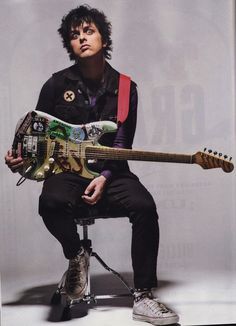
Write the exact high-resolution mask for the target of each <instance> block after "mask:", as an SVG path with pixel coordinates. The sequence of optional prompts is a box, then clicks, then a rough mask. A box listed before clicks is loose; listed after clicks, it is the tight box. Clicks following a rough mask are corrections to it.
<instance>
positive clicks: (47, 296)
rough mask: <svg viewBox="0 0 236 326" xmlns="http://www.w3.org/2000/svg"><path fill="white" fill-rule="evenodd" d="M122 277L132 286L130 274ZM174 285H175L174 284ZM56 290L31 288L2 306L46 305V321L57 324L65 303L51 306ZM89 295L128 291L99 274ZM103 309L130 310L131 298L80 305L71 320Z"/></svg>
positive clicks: (54, 286)
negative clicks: (47, 308)
mask: <svg viewBox="0 0 236 326" xmlns="http://www.w3.org/2000/svg"><path fill="white" fill-rule="evenodd" d="M122 276H123V277H124V278H125V280H126V281H127V282H128V283H129V284H130V285H131V286H132V273H123V274H122ZM173 285H174V282H169V281H160V282H159V286H158V287H159V288H163V287H169V286H173ZM175 285H176V283H175ZM56 289H57V284H48V285H44V286H38V287H33V288H29V289H24V290H23V291H21V292H20V293H19V294H18V298H17V299H16V300H15V301H10V302H6V303H4V304H3V305H4V306H18V305H46V306H49V307H51V309H50V311H49V315H48V318H47V320H48V321H51V322H59V321H61V320H63V319H62V315H63V310H64V307H65V302H63V301H64V300H62V303H60V304H58V305H53V306H52V305H51V298H52V296H53V294H54V293H55V291H56ZM91 293H94V294H95V295H104V294H121V293H122V294H125V293H128V290H127V289H126V288H125V286H124V285H123V284H122V283H121V282H120V280H118V279H117V278H116V277H114V275H109V274H101V275H96V276H92V277H91ZM95 306H98V307H103V311H104V309H105V310H106V309H110V308H111V307H126V308H127V307H128V308H132V306H133V298H132V296H130V297H123V298H113V299H103V300H98V302H97V303H91V304H86V303H80V304H77V305H76V306H75V307H73V308H72V309H71V315H72V318H81V317H84V316H86V315H87V314H88V311H89V309H92V308H93V307H95Z"/></svg>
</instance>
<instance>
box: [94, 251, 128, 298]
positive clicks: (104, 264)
mask: <svg viewBox="0 0 236 326" xmlns="http://www.w3.org/2000/svg"><path fill="white" fill-rule="evenodd" d="M91 256H93V257H95V258H96V259H97V261H98V262H99V263H100V264H101V265H102V266H103V267H104V268H105V269H106V270H107V271H109V272H111V273H112V274H114V275H115V276H116V277H117V278H118V279H119V280H120V281H121V282H122V283H123V284H124V286H125V287H126V288H127V289H128V291H129V292H130V293H131V294H132V295H133V294H134V289H133V288H132V287H130V286H129V284H128V282H127V281H126V280H125V279H124V278H123V276H121V275H120V274H119V273H118V272H117V271H115V270H114V269H112V268H111V267H109V266H108V265H107V264H106V263H105V262H104V261H103V260H102V258H101V257H100V256H99V255H98V254H97V253H96V252H92V253H91Z"/></svg>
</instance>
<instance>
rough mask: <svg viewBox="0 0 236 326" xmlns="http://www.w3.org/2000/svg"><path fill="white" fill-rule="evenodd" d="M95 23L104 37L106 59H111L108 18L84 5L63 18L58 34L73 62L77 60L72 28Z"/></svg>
mask: <svg viewBox="0 0 236 326" xmlns="http://www.w3.org/2000/svg"><path fill="white" fill-rule="evenodd" d="M84 22H86V23H88V24H90V23H94V24H95V25H96V27H97V29H98V31H99V33H100V34H101V36H102V41H103V43H104V44H106V46H105V47H104V48H103V51H104V52H103V53H104V57H105V58H106V59H111V54H110V52H111V51H112V40H111V23H110V22H109V21H108V20H107V17H106V16H105V15H104V13H103V12H102V11H99V10H97V9H95V8H91V7H90V6H88V5H82V6H79V7H77V8H75V9H72V10H71V11H70V12H69V13H68V14H67V15H65V16H64V17H63V18H62V21H61V26H60V28H59V29H58V33H59V34H60V36H61V38H62V43H63V46H64V48H66V50H67V52H68V53H69V57H70V59H71V60H75V61H76V60H77V57H76V55H75V54H74V53H73V50H72V48H71V45H70V32H71V27H74V28H75V27H77V26H80V25H81V24H82V23H84Z"/></svg>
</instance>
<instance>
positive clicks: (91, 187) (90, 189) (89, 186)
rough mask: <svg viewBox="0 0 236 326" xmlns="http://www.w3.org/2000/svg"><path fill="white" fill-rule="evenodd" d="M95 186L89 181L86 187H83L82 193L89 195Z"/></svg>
mask: <svg viewBox="0 0 236 326" xmlns="http://www.w3.org/2000/svg"><path fill="white" fill-rule="evenodd" d="M94 188H95V185H94V184H93V183H92V182H91V183H90V184H89V185H88V187H87V188H86V189H85V191H84V194H85V195H89V194H90V193H91V192H92V191H93V190H94Z"/></svg>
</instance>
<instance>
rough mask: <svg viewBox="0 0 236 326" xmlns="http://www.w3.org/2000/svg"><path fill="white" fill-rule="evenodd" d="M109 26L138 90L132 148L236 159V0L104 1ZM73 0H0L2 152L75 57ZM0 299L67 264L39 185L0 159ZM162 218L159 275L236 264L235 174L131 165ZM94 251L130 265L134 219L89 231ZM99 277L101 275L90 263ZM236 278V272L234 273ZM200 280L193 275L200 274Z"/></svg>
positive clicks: (53, 277) (120, 265) (54, 275)
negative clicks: (67, 40)
mask: <svg viewBox="0 0 236 326" xmlns="http://www.w3.org/2000/svg"><path fill="white" fill-rule="evenodd" d="M87 3H88V4H90V5H92V6H95V7H97V8H99V9H101V10H104V12H105V13H106V15H107V16H108V17H109V19H110V20H111V22H112V24H113V42H114V51H113V56H112V60H111V64H112V65H113V66H114V67H115V68H116V69H117V70H119V71H120V72H123V73H126V74H129V75H130V76H132V78H133V79H134V80H135V81H136V82H137V84H138V86H139V109H138V111H139V112H138V126H137V132H136V138H135V142H134V148H137V149H144V150H153V151H161V152H173V153H189V154H192V153H195V152H197V151H199V150H203V148H204V147H207V148H211V149H213V150H218V151H221V152H223V153H224V154H229V155H232V156H234V157H235V107H234V104H235V103H234V93H235V89H234V87H235V84H234V68H235V60H234V59H235V58H234V37H235V35H234V19H235V17H234V16H235V15H234V1H231V0H172V1H171V0H146V1H143V0H135V1H134V0H116V1H114V0H112V1H111V0H97V1H87ZM79 4H80V3H79V2H78V1H71V0H66V1H65V0H64V1H62V0H40V1H36V0H25V1H24V0H7V1H5V0H1V3H0V26H1V34H0V40H1V54H0V55H1V60H0V72H1V84H0V102H1V111H0V115H1V120H0V121H1V129H0V132H1V142H0V150H1V157H2V158H3V156H4V155H5V153H6V151H7V149H8V148H10V146H11V141H12V138H13V135H14V128H15V125H16V123H17V121H18V119H19V118H20V117H21V116H22V115H23V114H24V113H25V112H26V111H29V110H31V109H33V108H34V107H35V105H36V102H37V98H38V95H39V91H40V89H41V86H42V84H43V83H44V82H45V81H46V80H47V79H48V78H49V77H50V75H51V73H53V72H54V71H57V70H60V69H63V68H65V67H67V66H69V65H71V64H72V63H71V62H70V61H69V59H68V57H67V53H66V52H65V50H64V49H63V48H62V45H61V41H60V39H59V36H58V35H57V32H56V30H57V28H58V26H59V24H60V20H61V17H62V16H63V15H64V14H65V13H67V12H68V11H69V10H70V9H72V8H74V7H75V6H77V5H79ZM0 165H1V169H0V173H1V185H0V189H1V228H0V246H1V254H0V255H1V256H0V268H1V277H2V296H3V300H4V298H8V297H9V296H10V293H11V290H12V288H13V287H14V284H15V282H16V279H17V280H20V281H21V282H23V283H22V284H24V282H25V284H29V277H30V279H31V280H32V281H30V282H32V283H34V284H36V283H37V284H45V283H47V282H51V281H55V282H56V281H57V280H58V278H59V277H60V275H61V274H62V272H63V271H64V269H65V268H66V266H67V263H66V261H65V260H64V258H63V254H62V251H61V248H60V246H59V244H58V243H57V241H56V240H55V239H53V238H52V236H51V235H50V234H49V233H48V231H47V230H46V229H45V227H44V225H43V223H42V221H41V218H40V216H38V214H37V206H38V196H39V194H40V190H41V187H42V183H36V182H32V181H27V182H25V183H24V184H23V185H22V186H21V187H16V186H15V184H16V182H17V180H18V178H19V176H18V175H16V174H15V175H13V174H12V173H11V172H10V171H8V169H7V168H6V167H5V165H4V160H3V159H2V160H1V162H0ZM130 165H131V166H132V169H133V171H134V172H135V173H137V174H138V175H139V176H140V179H141V181H142V182H143V183H144V184H145V186H146V187H147V188H148V189H149V190H150V191H151V193H152V195H153V197H154V198H155V200H156V203H157V207H158V213H159V215H160V227H161V244H160V255H159V261H158V275H159V277H160V278H165V279H168V278H174V277H175V275H177V274H178V275H180V279H181V278H182V279H185V278H186V277H190V278H191V277H193V279H194V278H195V275H196V273H197V275H204V273H206V272H207V273H219V272H222V273H223V275H225V277H229V276H228V275H229V273H230V275H233V273H232V274H231V272H234V271H235V268H236V258H235V235H234V233H235V226H236V222H235V200H234V198H235V173H234V172H233V173H231V174H226V173H224V172H223V171H222V170H220V169H215V170H208V171H206V170H203V169H202V168H201V167H199V166H196V165H194V166H192V165H181V164H173V165H172V164H163V163H147V162H132V163H131V164H130ZM90 233H91V235H92V237H93V239H94V245H95V247H96V249H97V250H98V251H99V252H100V253H101V254H102V257H103V258H104V259H105V260H106V261H107V262H108V263H109V264H110V265H111V266H112V267H114V268H117V269H118V270H120V271H124V272H131V262H130V238H131V227H130V225H129V222H128V220H127V219H118V220H110V221H107V222H105V221H98V222H97V223H96V225H95V226H92V227H91V232H90ZM93 270H94V273H101V270H100V269H99V267H98V266H94V268H93ZM230 277H231V276H230ZM195 279H196V278H195Z"/></svg>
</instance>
